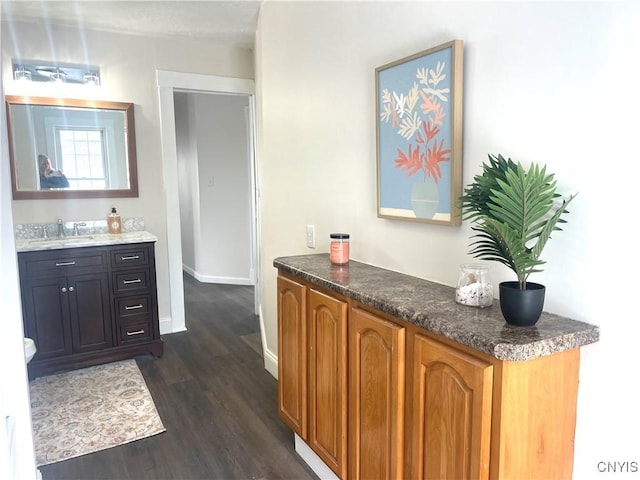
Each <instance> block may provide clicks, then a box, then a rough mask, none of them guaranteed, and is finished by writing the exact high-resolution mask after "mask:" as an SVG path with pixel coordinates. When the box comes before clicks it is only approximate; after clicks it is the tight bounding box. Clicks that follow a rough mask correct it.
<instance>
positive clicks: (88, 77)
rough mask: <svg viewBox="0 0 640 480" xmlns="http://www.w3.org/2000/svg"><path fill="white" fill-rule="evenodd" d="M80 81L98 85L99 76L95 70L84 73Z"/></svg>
mask: <svg viewBox="0 0 640 480" xmlns="http://www.w3.org/2000/svg"><path fill="white" fill-rule="evenodd" d="M82 81H83V82H84V84H85V85H95V86H96V87H97V86H99V85H100V77H99V76H98V74H97V73H96V72H88V73H85V74H84V75H83V77H82Z"/></svg>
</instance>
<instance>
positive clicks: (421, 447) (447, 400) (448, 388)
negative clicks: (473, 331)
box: [408, 334, 493, 480]
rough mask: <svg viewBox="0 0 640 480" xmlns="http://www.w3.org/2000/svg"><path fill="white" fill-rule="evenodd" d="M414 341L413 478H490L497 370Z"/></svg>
mask: <svg viewBox="0 0 640 480" xmlns="http://www.w3.org/2000/svg"><path fill="white" fill-rule="evenodd" d="M412 338H413V346H414V349H413V362H412V363H413V365H412V367H413V375H412V378H411V391H412V397H411V411H410V416H409V417H408V418H410V419H411V420H410V423H411V430H412V435H411V447H412V453H411V458H410V461H409V465H410V467H411V478H424V479H427V478H433V479H440V478H455V479H459V480H473V479H487V478H489V446H490V441H491V395H492V381H493V367H492V365H491V364H489V363H487V362H485V361H482V360H479V359H477V358H475V357H472V356H471V355H468V354H466V353H464V352H461V351H459V350H456V349H454V348H451V347H449V346H447V345H443V344H442V343H439V342H436V341H434V340H433V339H431V338H428V337H426V336H424V335H420V334H414V335H412Z"/></svg>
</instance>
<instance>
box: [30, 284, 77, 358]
mask: <svg viewBox="0 0 640 480" xmlns="http://www.w3.org/2000/svg"><path fill="white" fill-rule="evenodd" d="M68 295H69V292H68V288H67V281H66V278H64V277H53V278H36V279H29V280H25V281H23V283H22V305H23V308H24V318H25V321H26V332H25V333H26V335H27V336H28V337H29V338H32V339H33V340H34V342H35V344H36V348H37V351H36V355H35V357H34V360H36V361H37V360H44V359H47V358H53V357H59V356H62V355H68V354H70V353H72V352H73V347H72V341H71V324H70V322H69V302H68Z"/></svg>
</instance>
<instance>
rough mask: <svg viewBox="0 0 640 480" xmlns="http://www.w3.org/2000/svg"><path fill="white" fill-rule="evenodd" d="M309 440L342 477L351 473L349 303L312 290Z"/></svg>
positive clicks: (322, 457) (309, 315)
mask: <svg viewBox="0 0 640 480" xmlns="http://www.w3.org/2000/svg"><path fill="white" fill-rule="evenodd" d="M308 318H309V335H308V337H309V392H308V395H309V437H308V439H306V440H307V443H308V444H309V446H310V447H311V448H312V449H313V451H314V452H316V453H317V454H318V456H319V457H320V458H321V459H322V460H323V461H324V462H325V463H326V464H327V465H328V466H329V467H330V468H331V470H333V471H334V472H335V473H336V474H337V475H338V476H340V477H342V478H345V477H346V473H347V443H346V442H347V302H345V301H342V300H338V299H336V298H333V297H330V296H328V295H326V294H324V293H321V292H319V291H317V290H314V289H313V288H311V289H309V311H308Z"/></svg>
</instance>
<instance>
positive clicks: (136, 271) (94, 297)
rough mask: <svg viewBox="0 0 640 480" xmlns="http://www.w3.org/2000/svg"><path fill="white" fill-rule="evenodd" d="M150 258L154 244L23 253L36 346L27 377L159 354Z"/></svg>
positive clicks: (28, 327) (29, 325) (27, 314)
mask: <svg viewBox="0 0 640 480" xmlns="http://www.w3.org/2000/svg"><path fill="white" fill-rule="evenodd" d="M132 250H133V254H132ZM133 255H137V259H136V261H133V262H132V263H129V264H128V263H126V260H124V261H123V260H122V257H127V256H133ZM153 258H154V255H153V244H152V243H149V244H139V245H136V246H135V247H134V248H133V249H132V247H131V246H130V245H124V246H122V245H120V246H105V247H82V248H69V249H59V250H42V251H30V252H19V253H18V266H19V271H20V289H21V295H22V307H23V321H24V330H25V336H27V337H29V338H32V339H33V340H34V342H35V344H36V348H37V351H36V354H35V356H34V357H33V359H32V360H31V362H29V365H28V370H29V376H30V377H31V378H33V377H36V376H39V375H46V374H49V373H54V372H57V371H62V370H69V369H74V368H82V367H87V366H90V365H95V364H98V363H104V362H108V361H114V360H121V359H124V358H130V357H133V356H135V355H139V354H144V353H152V354H154V355H156V356H161V355H162V353H163V347H162V341H161V340H160V332H159V324H158V315H157V296H156V285H155V268H154V261H153ZM141 259H142V260H141ZM136 279H141V280H140V282H135V283H134V284H133V285H135V287H132V288H119V285H120V284H123V285H125V286H126V285H127V284H125V283H124V280H136ZM140 332H142V333H140Z"/></svg>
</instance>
